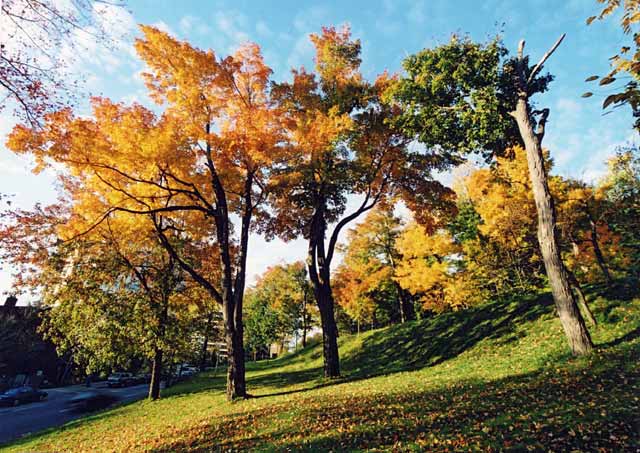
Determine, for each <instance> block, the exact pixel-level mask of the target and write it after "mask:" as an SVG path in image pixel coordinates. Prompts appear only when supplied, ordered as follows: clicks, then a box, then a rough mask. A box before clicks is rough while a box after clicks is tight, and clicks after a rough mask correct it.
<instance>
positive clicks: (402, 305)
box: [393, 280, 407, 324]
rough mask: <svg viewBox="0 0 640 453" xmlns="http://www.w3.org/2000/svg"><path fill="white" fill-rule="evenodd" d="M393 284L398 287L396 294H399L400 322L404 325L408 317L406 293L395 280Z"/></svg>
mask: <svg viewBox="0 0 640 453" xmlns="http://www.w3.org/2000/svg"><path fill="white" fill-rule="evenodd" d="M393 284H394V286H395V287H396V292H397V293H398V309H399V311H400V322H401V323H402V324H404V322H405V321H406V320H407V315H406V314H405V300H404V291H403V289H402V287H401V286H400V283H398V282H396V281H395V280H394V281H393Z"/></svg>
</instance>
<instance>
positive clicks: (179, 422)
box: [0, 294, 640, 452]
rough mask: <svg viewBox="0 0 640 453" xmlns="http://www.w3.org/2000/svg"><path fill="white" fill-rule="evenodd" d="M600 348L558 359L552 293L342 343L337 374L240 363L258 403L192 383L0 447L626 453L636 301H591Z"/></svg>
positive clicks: (559, 337) (560, 348) (295, 364)
mask: <svg viewBox="0 0 640 453" xmlns="http://www.w3.org/2000/svg"><path fill="white" fill-rule="evenodd" d="M591 298H592V299H595V300H594V301H592V302H591V305H592V307H593V309H594V312H595V314H596V317H597V319H598V321H599V323H600V326H599V327H598V329H595V330H594V329H592V332H593V337H594V341H595V343H596V345H597V351H596V352H595V353H593V354H592V355H590V356H589V357H586V358H580V359H575V358H572V357H570V356H569V354H568V352H567V346H566V343H565V339H564V336H563V334H562V331H561V327H560V324H559V321H558V320H557V318H556V316H555V315H554V313H553V305H552V303H551V300H550V298H549V296H541V297H539V298H526V299H523V300H519V301H517V302H516V301H514V302H496V303H491V304H487V305H484V306H481V307H477V308H474V309H472V310H468V311H465V312H458V313H449V314H444V315H440V316H437V317H434V318H432V319H428V320H424V321H419V322H411V323H407V324H405V325H402V326H394V327H390V328H386V329H379V330H375V331H371V332H367V333H365V334H362V335H360V336H359V337H356V336H348V337H347V336H345V337H343V338H341V341H340V348H341V356H342V367H343V372H344V377H343V378H342V379H341V380H339V381H325V380H323V379H320V378H319V375H320V373H321V365H322V358H321V349H320V348H319V347H318V346H316V347H312V348H308V349H306V350H302V351H299V352H297V353H295V354H292V355H289V356H286V357H282V358H280V359H277V360H273V361H269V362H259V363H256V364H249V366H248V385H249V388H250V392H251V393H252V394H253V395H254V396H256V398H253V399H249V400H245V401H238V402H234V403H227V402H226V401H225V399H224V394H223V392H224V378H223V376H207V375H201V376H200V377H198V378H196V379H194V380H193V381H192V382H189V383H184V384H181V385H178V386H175V387H173V388H171V389H169V390H167V391H166V393H165V395H164V398H163V399H162V400H161V401H157V402H147V401H143V402H138V403H134V404H130V405H127V406H123V407H119V408H116V409H113V410H110V411H106V412H103V413H100V414H97V415H95V416H93V417H91V418H88V419H84V420H82V421H77V422H72V423H70V424H68V425H66V426H65V427H64V428H62V429H56V430H54V431H51V432H46V433H42V434H39V435H35V436H32V437H30V438H28V439H25V440H22V441H21V442H18V443H15V444H13V445H10V446H7V447H5V449H2V448H0V450H1V451H3V452H5V451H6V452H16V451H38V452H45V451H48V452H62V451H69V452H99V451H122V452H125V451H126V452H135V451H150V452H180V451H197V452H205V451H246V450H252V451H299V450H302V451H331V450H332V451H345V450H346V451H360V450H373V451H376V450H378V451H381V450H393V451H425V450H426V451H470V450H479V451H504V450H507V451H527V450H532V451H540V450H552V451H615V452H621V451H637V449H638V448H640V440H639V436H640V434H639V433H640V422H639V417H640V402H639V398H640V381H639V379H638V377H639V375H640V365H639V363H640V362H639V359H640V299H635V300H625V298H624V297H615V296H610V297H609V298H607V299H605V298H603V297H597V298H596V297H595V295H594V294H592V295H591Z"/></svg>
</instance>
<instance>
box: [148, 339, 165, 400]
mask: <svg viewBox="0 0 640 453" xmlns="http://www.w3.org/2000/svg"><path fill="white" fill-rule="evenodd" d="M161 379H162V349H160V348H159V347H156V348H155V350H154V354H153V363H152V364H151V383H150V384H149V399H150V400H157V399H158V398H160V380H161Z"/></svg>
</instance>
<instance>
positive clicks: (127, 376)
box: [107, 373, 136, 387]
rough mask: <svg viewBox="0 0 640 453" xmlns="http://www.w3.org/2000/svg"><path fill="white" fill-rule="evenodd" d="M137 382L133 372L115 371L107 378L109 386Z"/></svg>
mask: <svg viewBox="0 0 640 453" xmlns="http://www.w3.org/2000/svg"><path fill="white" fill-rule="evenodd" d="M135 383H136V380H135V378H134V377H133V374H131V373H113V374H112V375H111V376H109V378H108V379H107V387H127V386H129V385H134V384H135Z"/></svg>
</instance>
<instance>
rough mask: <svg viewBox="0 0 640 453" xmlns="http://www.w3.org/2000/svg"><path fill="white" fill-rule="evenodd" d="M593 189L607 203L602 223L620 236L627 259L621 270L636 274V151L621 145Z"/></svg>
mask: <svg viewBox="0 0 640 453" xmlns="http://www.w3.org/2000/svg"><path fill="white" fill-rule="evenodd" d="M596 190H597V191H598V192H599V193H601V196H602V197H603V198H604V200H606V203H607V204H609V205H610V206H611V208H610V211H609V212H607V214H606V224H607V225H608V228H609V229H610V230H611V231H613V232H614V233H615V234H616V235H618V236H619V238H620V246H621V247H622V249H623V250H624V254H625V255H626V256H628V258H629V262H628V263H626V265H625V266H624V271H625V272H627V273H628V274H630V275H635V277H636V278H638V276H639V275H640V253H639V252H638V251H639V250H640V247H639V245H640V222H639V219H640V151H639V150H638V148H637V147H630V148H623V149H620V150H618V152H617V153H616V155H615V156H614V157H613V158H611V159H610V160H609V162H608V171H607V174H606V175H605V177H604V178H603V180H602V181H601V182H600V184H599V185H598V187H597V188H596Z"/></svg>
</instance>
